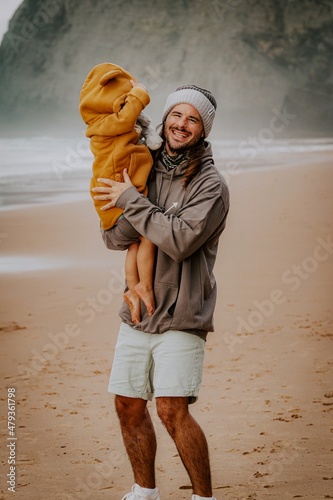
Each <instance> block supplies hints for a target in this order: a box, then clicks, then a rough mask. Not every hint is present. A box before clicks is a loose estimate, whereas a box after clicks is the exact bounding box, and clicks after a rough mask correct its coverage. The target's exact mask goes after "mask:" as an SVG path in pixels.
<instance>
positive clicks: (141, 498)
mask: <svg viewBox="0 0 333 500" xmlns="http://www.w3.org/2000/svg"><path fill="white" fill-rule="evenodd" d="M121 500H161V499H160V493H159V491H157V492H156V493H155V495H154V496H150V497H147V495H142V493H138V491H137V490H136V488H135V485H134V486H132V489H131V492H130V493H126V495H125V496H124V497H123V498H122V499H121Z"/></svg>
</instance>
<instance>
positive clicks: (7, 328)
mask: <svg viewBox="0 0 333 500" xmlns="http://www.w3.org/2000/svg"><path fill="white" fill-rule="evenodd" d="M26 328H27V327H26V326H20V325H18V324H17V323H16V321H12V322H11V323H8V324H7V325H3V326H0V332H15V331H16V330H26Z"/></svg>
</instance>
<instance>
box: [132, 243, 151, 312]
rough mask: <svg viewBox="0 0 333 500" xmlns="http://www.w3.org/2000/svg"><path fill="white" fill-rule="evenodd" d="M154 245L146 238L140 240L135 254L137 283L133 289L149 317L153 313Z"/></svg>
mask: <svg viewBox="0 0 333 500" xmlns="http://www.w3.org/2000/svg"><path fill="white" fill-rule="evenodd" d="M155 254H156V247H155V245H154V244H153V243H152V242H151V241H149V240H147V239H146V238H143V237H141V238H140V246H139V249H138V253H137V266H138V274H139V279H140V281H139V283H138V284H137V285H135V287H134V289H135V291H136V293H137V294H138V295H139V297H140V299H141V300H142V301H143V303H144V304H145V306H146V308H147V311H148V314H149V316H152V315H153V314H154V312H155V296H154V290H153V276H154V267H155Z"/></svg>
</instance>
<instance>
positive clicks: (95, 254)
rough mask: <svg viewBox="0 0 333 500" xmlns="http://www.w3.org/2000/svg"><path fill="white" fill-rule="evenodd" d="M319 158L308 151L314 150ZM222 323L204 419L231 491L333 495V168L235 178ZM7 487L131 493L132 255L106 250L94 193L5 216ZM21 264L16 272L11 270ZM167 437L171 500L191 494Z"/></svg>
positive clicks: (164, 476)
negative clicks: (127, 315) (11, 410)
mask: <svg viewBox="0 0 333 500" xmlns="http://www.w3.org/2000/svg"><path fill="white" fill-rule="evenodd" d="M307 160H308V159H307ZM229 185H230V190H231V211H230V216H229V220H228V225H227V228H226V230H225V232H224V234H223V236H222V238H221V243H220V249H219V256H218V262H217V265H216V271H215V274H216V277H217V281H218V285H219V297H218V305H217V308H216V314H215V330H216V331H215V332H214V333H211V334H209V337H208V341H207V353H206V358H205V373H204V380H203V386H202V389H201V393H200V397H199V400H198V402H197V403H196V404H195V405H194V406H193V407H192V410H191V411H192V413H193V414H194V416H195V417H196V418H197V419H198V421H199V423H200V424H201V426H202V427H203V429H204V430H205V432H206V435H207V439H208V442H209V446H210V453H211V463H212V474H213V484H214V494H215V496H216V497H217V498H218V499H219V500H222V499H223V498H225V499H228V500H240V499H258V500H260V499H275V500H281V499H289V498H290V499H291V498H306V499H314V500H318V499H321V498H333V473H332V467H331V464H332V456H333V444H332V436H333V434H332V433H333V421H332V416H333V413H332V411H333V375H332V371H333V358H332V352H333V351H332V347H333V328H332V325H333V321H332V296H333V285H332V271H333V247H332V241H333V235H332V214H333V198H332V185H333V171H332V161H331V162H330V163H329V162H327V161H326V157H325V161H323V162H320V161H318V159H317V160H316V162H315V163H314V164H309V162H308V161H304V163H303V162H302V161H300V164H299V165H294V166H292V167H288V168H276V169H271V170H267V171H265V170H261V171H260V172H256V171H249V172H244V171H241V172H239V173H236V174H234V175H231V176H230V179H229ZM0 220H1V230H0V253H1V256H2V257H3V258H6V259H8V260H3V263H4V268H3V269H2V271H3V273H2V274H1V282H2V300H1V323H0V335H1V354H0V363H1V375H2V380H3V389H2V392H1V399H2V408H3V411H2V416H4V417H5V419H3V420H2V424H1V436H2V438H1V443H2V445H1V459H2V463H3V465H2V467H1V492H2V495H1V497H2V498H5V499H7V498H12V496H11V495H12V493H11V492H8V491H7V487H8V486H9V485H8V484H6V481H7V476H6V475H7V474H8V473H9V472H10V470H9V467H10V465H9V464H8V457H9V453H10V448H9V447H7V446H6V444H7V442H12V441H10V440H8V439H7V438H8V437H10V436H9V434H8V433H9V431H8V430H7V391H8V389H12V388H15V395H16V415H15V418H16V420H15V424H16V428H15V437H16V438H17V439H16V440H15V447H13V452H15V465H16V470H15V474H16V476H15V483H16V493H15V498H18V499H31V498H33V499H34V500H45V498H50V499H52V500H53V499H54V500H70V499H73V500H74V499H80V500H82V499H94V500H95V499H99V498H103V499H104V498H105V499H111V500H120V499H121V498H122V496H123V495H124V494H125V493H126V492H127V491H129V489H130V487H131V485H132V482H133V480H132V474H131V470H130V467H129V464H128V461H127V457H126V454H125V451H124V448H123V445H122V441H121V438H120V435H119V428H118V423H117V419H116V417H115V412H114V408H113V398H112V396H111V395H109V394H108V393H107V383H108V377H109V371H110V366H111V362H112V356H113V351H114V345H115V341H116V336H117V331H118V327H119V322H120V320H119V317H118V314H117V312H118V309H119V307H120V304H121V301H122V288H123V262H124V254H123V253H121V252H119V253H117V252H110V251H108V250H106V248H105V247H104V246H103V243H102V240H101V238H100V235H99V228H98V225H99V224H98V220H97V216H96V215H95V212H94V209H93V208H92V205H91V203H90V200H89V201H85V202H75V203H64V204H59V205H47V206H39V207H30V208H22V209H19V210H12V211H11V210H7V211H3V212H0ZM6 271H7V272H6ZM149 407H150V409H151V412H152V418H153V421H154V424H155V428H156V432H157V435H158V455H157V461H156V466H157V481H158V486H159V488H160V491H161V498H162V499H164V498H170V499H175V500H182V499H189V498H191V490H190V483H189V480H188V477H187V475H186V472H185V470H184V469H183V467H182V465H181V462H180V459H179V456H178V454H177V451H176V449H175V447H174V444H173V442H172V441H171V439H170V438H169V436H168V435H167V433H166V431H165V429H164V428H163V426H162V425H161V423H160V422H159V421H158V417H157V416H156V411H155V407H154V402H152V403H151V404H149Z"/></svg>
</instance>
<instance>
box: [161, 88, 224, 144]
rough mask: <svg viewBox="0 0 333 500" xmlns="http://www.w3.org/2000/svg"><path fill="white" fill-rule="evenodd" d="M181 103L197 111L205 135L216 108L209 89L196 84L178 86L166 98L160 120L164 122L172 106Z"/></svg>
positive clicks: (211, 124)
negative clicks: (189, 105)
mask: <svg viewBox="0 0 333 500" xmlns="http://www.w3.org/2000/svg"><path fill="white" fill-rule="evenodd" d="M182 103H185V104H191V106H193V107H194V108H195V109H196V110H197V111H198V113H199V115H200V116H201V119H202V123H203V127H204V131H205V137H207V136H208V135H209V133H210V131H211V129H212V126H213V121H214V117H215V111H216V108H217V104H216V100H215V98H214V96H213V95H212V94H211V92H210V91H209V90H205V89H202V88H200V87H197V86H196V85H184V86H183V87H178V88H177V89H176V90H175V92H172V94H170V95H169V96H168V98H167V101H166V104H165V107H164V110H163V115H162V122H164V120H165V119H166V117H167V116H168V114H169V113H170V111H171V110H172V108H173V107H174V106H177V104H182Z"/></svg>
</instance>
